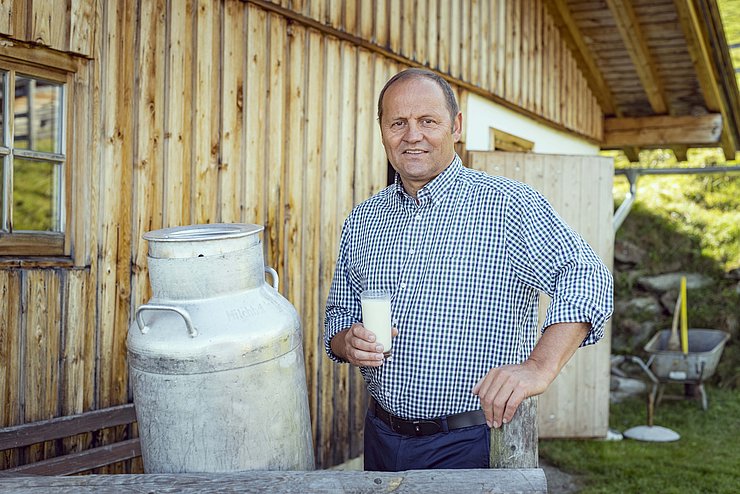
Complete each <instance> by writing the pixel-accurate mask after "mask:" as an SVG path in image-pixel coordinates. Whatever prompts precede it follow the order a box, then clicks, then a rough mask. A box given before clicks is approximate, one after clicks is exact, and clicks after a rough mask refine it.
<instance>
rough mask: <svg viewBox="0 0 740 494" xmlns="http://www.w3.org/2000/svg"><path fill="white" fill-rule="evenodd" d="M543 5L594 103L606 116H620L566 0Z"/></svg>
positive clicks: (552, 1)
mask: <svg viewBox="0 0 740 494" xmlns="http://www.w3.org/2000/svg"><path fill="white" fill-rule="evenodd" d="M545 5H546V6H547V10H548V12H549V13H550V15H551V16H552V18H553V21H554V22H555V25H556V26H557V27H558V30H559V31H560V34H561V36H563V39H564V40H565V42H566V44H567V45H568V47H569V48H570V51H571V53H572V54H573V57H574V58H575V60H576V64H577V65H578V67H579V68H580V69H581V71H582V72H583V76H584V77H585V78H586V81H587V82H588V86H589V87H590V88H591V91H592V92H593V93H594V96H595V97H596V101H598V102H599V106H601V110H602V111H603V112H604V114H606V115H621V112H619V109H618V107H617V104H616V103H615V101H614V96H613V95H612V92H611V89H609V86H608V85H607V84H606V81H605V80H604V77H603V76H602V75H601V70H599V67H598V65H597V64H596V60H595V58H594V56H593V54H592V53H591V49H590V48H589V47H588V45H587V44H586V41H585V40H584V39H583V35H582V34H581V31H580V30H579V29H578V25H577V24H576V21H575V19H573V16H572V15H571V14H570V9H569V8H568V2H567V0H550V1H547V2H545Z"/></svg>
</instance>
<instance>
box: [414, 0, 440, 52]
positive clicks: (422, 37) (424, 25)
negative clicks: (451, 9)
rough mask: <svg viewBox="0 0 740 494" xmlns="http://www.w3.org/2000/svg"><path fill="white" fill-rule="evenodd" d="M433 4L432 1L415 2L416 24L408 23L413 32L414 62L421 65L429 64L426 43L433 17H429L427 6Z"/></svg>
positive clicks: (420, 0)
mask: <svg viewBox="0 0 740 494" xmlns="http://www.w3.org/2000/svg"><path fill="white" fill-rule="evenodd" d="M430 3H434V1H433V0H416V10H415V11H412V12H415V13H416V22H414V19H411V21H409V23H408V24H409V26H410V28H411V29H412V30H413V31H414V52H413V53H414V60H416V61H417V62H419V63H420V64H422V65H427V64H428V63H429V59H428V42H427V37H428V36H429V34H428V33H429V29H430V27H431V26H430V24H431V23H432V19H433V17H431V16H430V13H429V7H428V4H430Z"/></svg>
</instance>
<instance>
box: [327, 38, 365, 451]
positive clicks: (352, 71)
mask: <svg viewBox="0 0 740 494" xmlns="http://www.w3.org/2000/svg"><path fill="white" fill-rule="evenodd" d="M340 56H341V58H342V69H341V87H340V94H341V100H340V101H339V119H338V121H337V126H338V129H337V130H338V162H337V165H336V166H337V177H336V190H335V191H334V193H335V194H336V197H337V204H336V208H335V214H334V216H335V222H334V225H333V228H334V230H333V231H328V232H326V234H325V235H324V238H325V239H327V240H328V249H327V251H326V253H327V257H326V262H325V264H326V265H327V267H328V269H329V270H330V271H332V270H333V269H334V266H335V265H336V256H337V252H338V251H339V238H340V235H341V228H342V223H343V221H344V219H345V218H346V217H347V215H348V214H349V212H350V210H351V209H352V206H353V195H352V190H353V185H354V184H353V182H354V157H355V156H354V153H355V132H356V127H357V125H356V124H357V122H356V117H357V112H356V108H357V98H358V97H365V95H358V92H357V84H358V74H357V59H358V48H357V47H355V46H352V45H350V44H348V43H343V44H342V46H341V53H340ZM330 193H331V192H330ZM330 213H331V212H327V214H330ZM323 360H326V359H323ZM332 365H334V364H332ZM335 367H336V369H335V371H334V372H335V375H336V377H335V383H336V386H335V388H334V409H335V412H337V413H338V414H339V420H338V421H337V426H336V432H335V437H336V438H338V440H340V441H343V442H344V443H345V445H347V446H349V450H348V451H347V452H346V457H345V458H354V457H355V456H357V455H358V454H359V453H360V451H361V448H360V444H359V441H358V438H359V437H360V433H359V430H360V429H361V427H362V424H363V422H362V421H360V422H359V423H358V422H356V421H355V420H354V417H355V411H354V410H353V407H356V406H358V405H357V404H355V403H353V400H352V398H354V396H353V395H352V394H351V392H352V391H353V390H352V389H351V384H350V379H351V375H352V374H351V373H354V372H356V369H353V368H352V366H350V365H340V366H335ZM359 408H360V409H362V410H364V407H363V406H361V405H359Z"/></svg>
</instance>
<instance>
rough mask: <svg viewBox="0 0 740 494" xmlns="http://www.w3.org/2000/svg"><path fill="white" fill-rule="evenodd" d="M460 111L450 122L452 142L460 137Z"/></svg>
mask: <svg viewBox="0 0 740 494" xmlns="http://www.w3.org/2000/svg"><path fill="white" fill-rule="evenodd" d="M462 121H463V120H462V112H457V115H456V116H455V120H454V121H453V122H452V139H453V141H454V142H458V141H460V137H462V128H463V127H462Z"/></svg>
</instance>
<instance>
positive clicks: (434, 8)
mask: <svg viewBox="0 0 740 494" xmlns="http://www.w3.org/2000/svg"><path fill="white" fill-rule="evenodd" d="M439 1H440V0H426V2H427V4H426V7H427V37H426V41H425V46H426V52H427V55H426V60H427V62H426V63H427V64H428V65H429V67H432V68H437V67H439V59H438V57H439V52H438V51H437V36H438V35H439V15H438V14H437V13H438V12H439Z"/></svg>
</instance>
